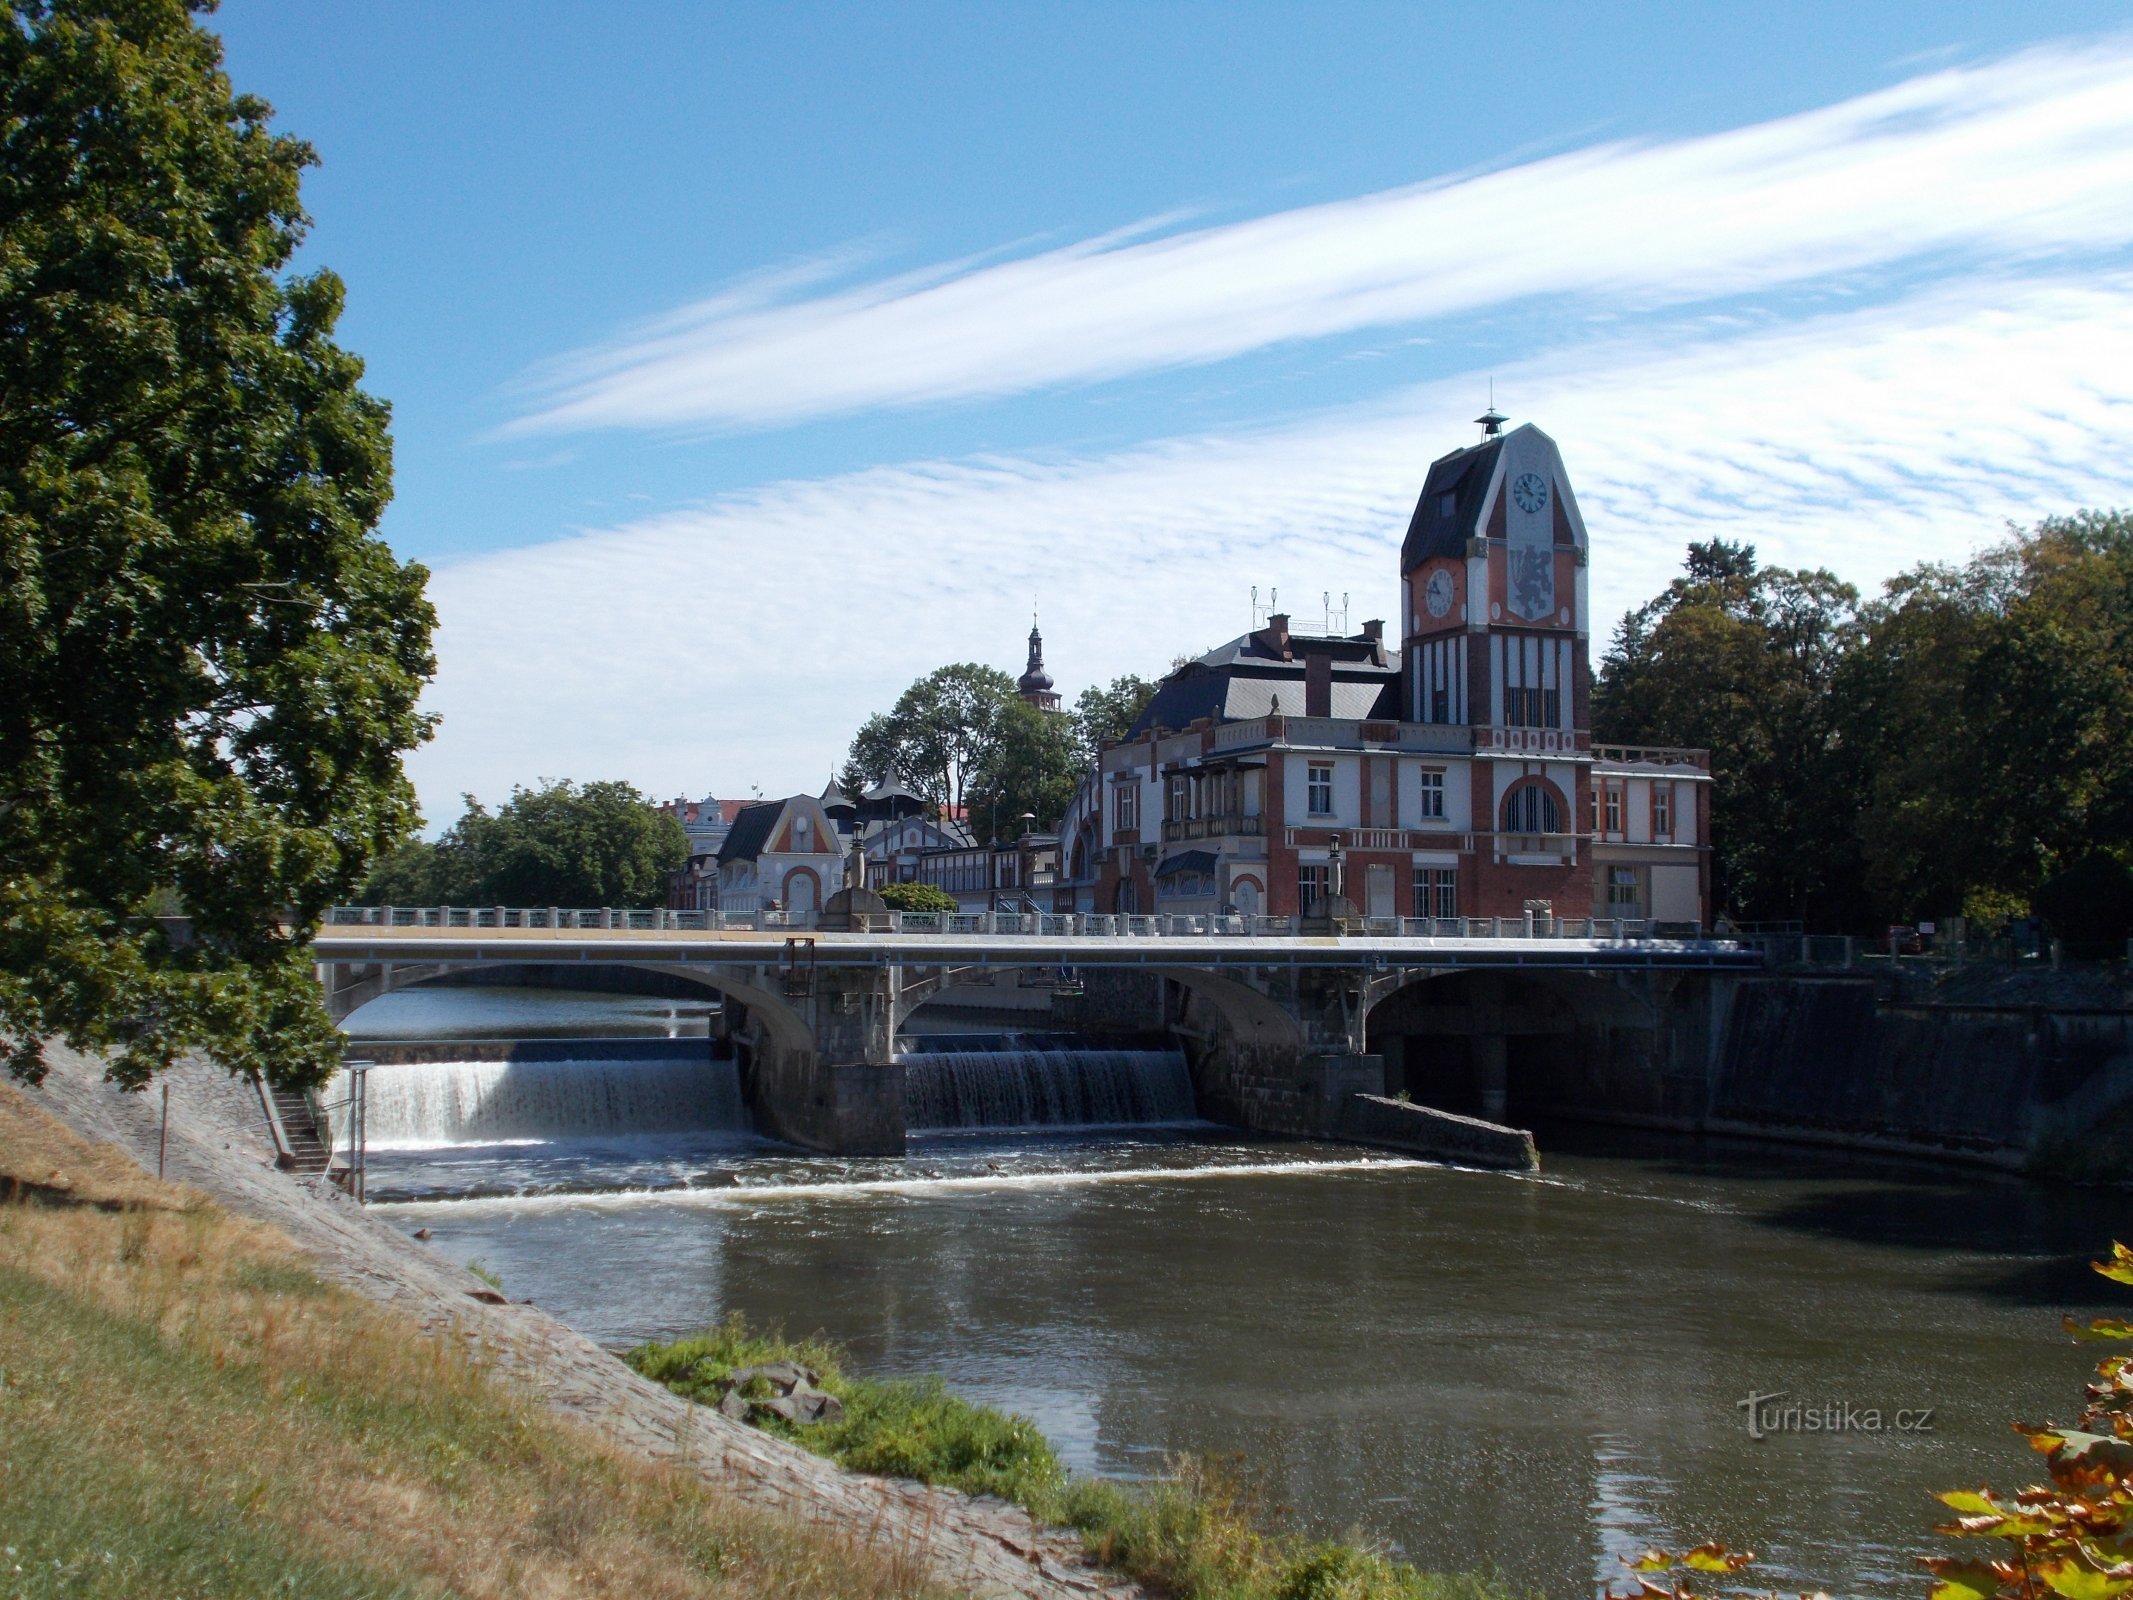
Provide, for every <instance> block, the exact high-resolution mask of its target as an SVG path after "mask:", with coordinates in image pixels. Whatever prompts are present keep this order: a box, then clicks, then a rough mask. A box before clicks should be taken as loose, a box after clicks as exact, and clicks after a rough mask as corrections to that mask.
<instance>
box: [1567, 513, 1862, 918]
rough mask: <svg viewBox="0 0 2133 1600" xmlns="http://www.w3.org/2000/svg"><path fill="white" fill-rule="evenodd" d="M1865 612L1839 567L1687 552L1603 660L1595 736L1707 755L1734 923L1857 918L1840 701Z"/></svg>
mask: <svg viewBox="0 0 2133 1600" xmlns="http://www.w3.org/2000/svg"><path fill="white" fill-rule="evenodd" d="M1857 602H1858V591H1857V590H1855V589H1853V588H1852V587H1851V585H1849V584H1846V583H1842V582H1840V581H1839V580H1838V579H1837V578H1836V577H1835V576H1834V575H1833V574H1831V573H1829V572H1826V571H1819V570H1818V571H1798V572H1792V571H1786V570H1783V569H1780V568H1765V567H1762V566H1760V565H1758V563H1757V561H1756V558H1755V547H1754V546H1753V545H1744V544H1733V543H1729V542H1727V541H1724V540H1714V541H1712V542H1711V543H1709V544H1699V545H1691V546H1690V547H1689V552H1688V559H1687V561H1686V562H1685V564H1684V569H1683V573H1682V576H1680V577H1679V578H1676V579H1675V580H1674V581H1673V582H1672V583H1671V584H1669V585H1668V586H1667V589H1666V591H1665V592H1664V593H1663V594H1661V595H1659V596H1658V597H1657V598H1656V599H1654V600H1652V601H1651V602H1649V603H1648V604H1646V605H1644V606H1642V607H1639V608H1638V609H1637V610H1635V611H1632V612H1631V613H1630V614H1629V615H1628V616H1626V617H1625V618H1623V620H1622V624H1621V626H1620V628H1619V629H1617V631H1616V633H1615V639H1614V643H1613V645H1612V646H1611V648H1610V649H1609V651H1608V653H1607V655H1606V658H1605V659H1604V660H1603V661H1602V663H1601V668H1600V676H1599V682H1598V684H1597V686H1596V688H1595V692H1594V704H1593V732H1594V736H1595V737H1596V738H1598V739H1601V740H1604V741H1607V742H1610V743H1624V744H1649V745H1690V746H1700V747H1704V748H1708V749H1709V750H1710V751H1711V764H1712V776H1713V785H1712V789H1713V793H1712V804H1711V835H1712V838H1711V843H1712V849H1713V868H1714V870H1713V874H1712V876H1713V879H1714V893H1715V898H1716V903H1717V904H1718V905H1720V906H1723V907H1725V908H1727V909H1729V910H1730V911H1731V912H1732V914H1733V915H1734V916H1736V917H1744V918H1750V919H1774V918H1790V917H1804V918H1805V919H1807V920H1809V921H1810V922H1814V923H1817V924H1822V925H1835V926H1843V925H1846V924H1848V923H1849V922H1850V921H1851V920H1852V919H1853V918H1854V917H1855V916H1856V915H1857V903H1858V902H1857V895H1856V881H1857V872H1856V866H1855V862H1854V856H1853V853H1852V852H1853V846H1852V838H1853V835H1852V831H1851V817H1850V814H1849V812H1848V810H1847V808H1846V806H1845V803H1844V799H1843V792H1842V791H1841V790H1840V789H1838V788H1836V787H1834V786H1833V785H1832V782H1831V778H1832V773H1833V771H1834V762H1835V751H1836V745H1837V731H1836V728H1835V726H1834V723H1833V719H1832V715H1831V704H1830V694H1831V686H1832V683H1833V681H1834V679H1835V676H1836V673H1837V669H1838V665H1839V662H1840V661H1841V660H1842V658H1843V652H1844V648H1845V645H1846V642H1847V641H1848V639H1849V638H1850V635H1851V631H1852V626H1853V617H1854V613H1855V611H1856V607H1857Z"/></svg>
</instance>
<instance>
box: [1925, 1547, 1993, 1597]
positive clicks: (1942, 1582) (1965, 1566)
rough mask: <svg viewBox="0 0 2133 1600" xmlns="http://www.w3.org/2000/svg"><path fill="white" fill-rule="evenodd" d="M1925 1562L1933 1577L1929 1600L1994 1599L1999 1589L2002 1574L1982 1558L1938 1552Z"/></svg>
mask: <svg viewBox="0 0 2133 1600" xmlns="http://www.w3.org/2000/svg"><path fill="white" fill-rule="evenodd" d="M1926 1565H1927V1567H1929V1568H1930V1569H1931V1570H1932V1573H1933V1579H1934V1582H1933V1587H1932V1589H1931V1590H1929V1591H1928V1593H1927V1597H1926V1600H1992V1596H1994V1595H1996V1594H1998V1593H1999V1592H2000V1575H1999V1574H1998V1573H1997V1572H1995V1571H1993V1570H1992V1568H1991V1567H1989V1566H1986V1565H1984V1564H1983V1563H1982V1562H1976V1561H1956V1560H1952V1559H1950V1558H1948V1557H1944V1556H1935V1557H1933V1558H1932V1559H1930V1560H1928V1561H1927V1562H1926Z"/></svg>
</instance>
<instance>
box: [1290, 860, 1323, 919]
mask: <svg viewBox="0 0 2133 1600" xmlns="http://www.w3.org/2000/svg"><path fill="white" fill-rule="evenodd" d="M1330 870H1331V869H1330V868H1328V867H1325V866H1323V865H1321V866H1316V867H1298V868H1297V869H1296V892H1297V898H1298V899H1299V900H1300V901H1302V903H1303V914H1304V915H1305V916H1307V917H1312V916H1316V915H1318V913H1319V912H1320V911H1321V910H1322V909H1324V907H1325V903H1326V895H1327V893H1328V892H1329V890H1330V888H1331V879H1330V878H1329V877H1328V876H1327V874H1328V872H1329V871H1330Z"/></svg>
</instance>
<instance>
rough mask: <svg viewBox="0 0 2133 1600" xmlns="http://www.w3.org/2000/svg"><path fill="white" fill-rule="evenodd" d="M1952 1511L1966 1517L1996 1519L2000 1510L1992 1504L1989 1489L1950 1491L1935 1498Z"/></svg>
mask: <svg viewBox="0 0 2133 1600" xmlns="http://www.w3.org/2000/svg"><path fill="white" fill-rule="evenodd" d="M1933 1498H1934V1499H1936V1500H1938V1501H1939V1502H1940V1503H1941V1504H1942V1505H1944V1506H1946V1507H1947V1508H1948V1509H1949V1510H1950V1511H1959V1512H1961V1513H1962V1514H1963V1515H1964V1516H1966V1517H1996V1516H1998V1515H1999V1514H2000V1508H1999V1507H1998V1506H1996V1505H1994V1504H1993V1503H1992V1492H1991V1491H1990V1490H1988V1489H1950V1490H1948V1491H1947V1493H1945V1494H1938V1495H1935V1496H1934V1497H1933Z"/></svg>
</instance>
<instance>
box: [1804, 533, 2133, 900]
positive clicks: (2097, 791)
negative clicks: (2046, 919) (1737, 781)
mask: <svg viewBox="0 0 2133 1600" xmlns="http://www.w3.org/2000/svg"><path fill="white" fill-rule="evenodd" d="M1836 688H1837V714H1838V716H1839V718H1840V720H1841V724H1842V726H1843V727H1844V729H1845V734H1846V742H1847V754H1848V757H1849V759H1850V770H1851V774H1852V778H1853V782H1852V789H1853V792H1854V793H1855V794H1856V796H1857V799H1858V804H1859V822H1858V827H1859V837H1860V841H1861V845H1862V848H1863V851H1864V854H1865V858H1866V864H1867V881H1868V883H1869V885H1870V887H1871V888H1872V890H1873V892H1874V894H1875V896H1876V898H1877V900H1878V901H1879V902H1880V903H1881V904H1882V905H1883V906H1884V907H1886V908H1887V909H1888V910H1889V911H1890V913H1891V914H1893V915H1898V916H1913V915H1921V914H1923V915H1932V914H1935V913H1938V912H1946V911H1950V910H1954V909H1957V908H1960V909H1962V910H1964V911H1966V912H1968V913H1969V914H1970V915H1971V916H1972V917H1974V918H1981V919H1983V920H1986V921H1992V920H1997V919H1998V918H2000V917H2004V916H2005V915H2007V914H2008V913H2009V912H2018V911H2020V910H2022V909H2025V908H2026V907H2027V906H2028V905H2029V903H2030V902H2031V900H2032V897H2033V896H2034V894H2035V892H2036V890H2037V889H2038V887H2039V885H2040V884H2041V883H2042V882H2044V881H2045V880H2046V879H2048V878H2050V877H2052V876H2053V875H2054V874H2056V873H2058V872H2060V871H2061V870H2063V869H2065V868H2067V867H2070V866H2072V865H2073V864H2075V863H2077V862H2079V861H2080V860H2082V858H2083V857H2085V856H2086V855H2088V854H2089V853H2090V852H2092V851H2102V852H2104V853H2106V854H2111V855H2116V856H2118V857H2119V858H2121V859H2129V858H2133V516H2128V515H2127V514H2126V513H2125V512H2122V511H2120V512H2097V511H2084V512H2081V513H2078V514H2077V515H2074V516H2071V517H2052V518H2047V519H2046V520H2044V521H2043V522H2041V523H2039V524H2038V525H2037V526H2036V528H2035V529H2033V530H2031V531H2029V532H2019V531H2016V532H2012V533H2011V534H2010V536H2009V537H2008V538H2007V539H2006V540H2004V541H2002V542H2001V543H1998V544H1995V545H1992V546H1990V547H1988V548H1986V549H1985V550H1982V551H1980V552H1979V553H1978V554H1977V555H1976V556H1974V557H1972V558H1971V560H1970V561H1968V562H1967V563H1965V564H1964V565H1963V566H1961V567H1950V566H1927V567H1920V568H1917V569H1916V570H1914V571H1912V572H1908V573H1905V574H1903V575H1902V576H1901V577H1899V578H1897V579H1895V580H1894V581H1893V582H1891V583H1890V584H1889V586H1888V592H1887V593H1886V595H1885V596H1884V597H1883V598H1882V599H1881V600H1880V601H1878V602H1877V603H1875V604H1874V605H1872V606H1869V607H1868V608H1867V609H1866V611H1865V612H1864V613H1863V615H1862V618H1861V626H1860V637H1859V640H1858V643H1857V646H1856V648H1854V649H1853V650H1852V651H1851V652H1850V653H1849V656H1848V658H1847V660H1846V662H1845V666H1844V671H1843V672H1842V673H1841V674H1840V676H1839V678H1838V681H1837V685H1836Z"/></svg>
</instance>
